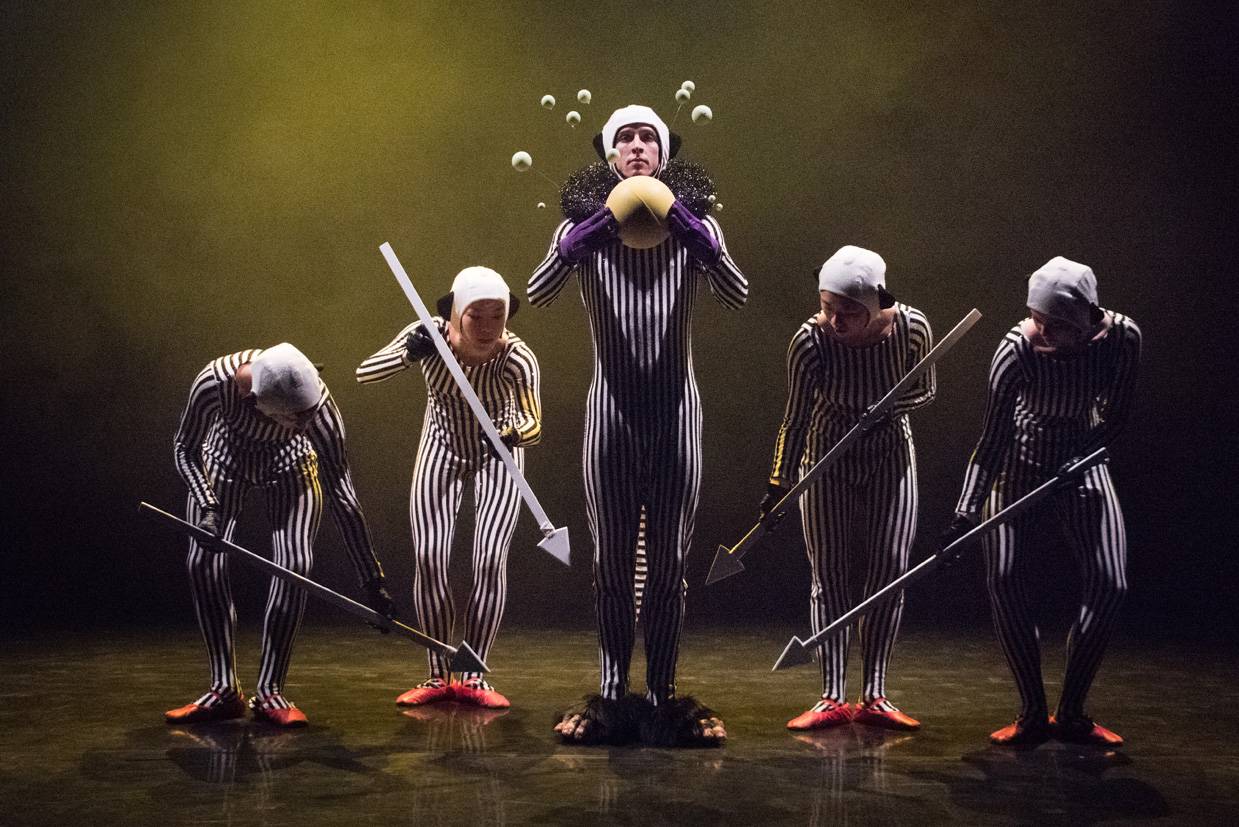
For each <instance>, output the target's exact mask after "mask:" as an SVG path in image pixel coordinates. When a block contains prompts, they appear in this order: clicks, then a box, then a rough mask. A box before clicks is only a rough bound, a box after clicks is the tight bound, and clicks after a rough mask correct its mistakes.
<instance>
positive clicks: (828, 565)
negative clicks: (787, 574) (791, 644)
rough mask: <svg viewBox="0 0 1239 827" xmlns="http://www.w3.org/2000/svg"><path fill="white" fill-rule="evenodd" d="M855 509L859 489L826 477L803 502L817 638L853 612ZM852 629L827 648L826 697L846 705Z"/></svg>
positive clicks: (823, 651) (812, 620) (822, 655)
mask: <svg viewBox="0 0 1239 827" xmlns="http://www.w3.org/2000/svg"><path fill="white" fill-rule="evenodd" d="M855 511H856V496H855V488H854V487H853V486H852V485H851V484H850V483H849V482H847V481H846V480H841V479H839V477H838V476H837V475H833V474H826V475H825V476H824V477H823V478H822V479H820V480H818V481H817V484H816V485H814V486H812V487H811V488H810V489H809V490H808V491H806V492H805V494H804V496H803V497H801V499H800V521H801V525H802V527H803V529H804V544H805V550H806V551H807V552H808V555H809V569H810V572H811V583H812V585H811V588H810V590H809V613H810V625H811V627H812V629H813V633H814V634H817V633H818V632H819V631H821V630H822V629H824V628H826V627H827V626H828V625H830V623H831V621H833V620H834V619H835V618H836V617H838V616H839V615H841V614H843V612H844V611H846V610H847V608H848V594H847V592H848V590H847V580H848V560H847V551H848V541H849V537H850V535H851V527H852V520H853V517H854V515H855ZM851 634H852V631H851V629H850V628H849V629H845V630H844V631H843V634H841V635H835V636H834V637H832V638H831V639H830V640H828V641H827V642H826V643H825V644H823V645H822V649H821V653H820V655H819V657H820V658H821V661H822V696H823V697H825V698H830V699H831V700H834V701H839V702H842V701H843V700H844V698H845V697H846V694H847V662H848V644H849V642H850V639H851Z"/></svg>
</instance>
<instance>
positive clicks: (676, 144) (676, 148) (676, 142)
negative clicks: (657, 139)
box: [667, 132, 683, 158]
mask: <svg viewBox="0 0 1239 827" xmlns="http://www.w3.org/2000/svg"><path fill="white" fill-rule="evenodd" d="M669 134H670V135H671V151H670V152H668V153H667V157H668V158H674V157H675V156H676V155H679V154H680V144H681V143H683V141H681V140H680V136H679V135H677V134H675V133H674V132H671V133H669Z"/></svg>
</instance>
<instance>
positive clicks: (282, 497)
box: [165, 343, 392, 726]
mask: <svg viewBox="0 0 1239 827" xmlns="http://www.w3.org/2000/svg"><path fill="white" fill-rule="evenodd" d="M175 454H176V467H177V471H178V472H179V473H180V475H181V477H182V478H183V479H184V480H185V484H186V485H187V486H189V503H188V506H187V512H188V515H187V517H186V519H188V520H189V521H190V522H192V523H195V524H197V525H198V526H199V527H200V528H203V529H205V530H207V531H210V532H211V533H212V534H216V535H219V536H223V537H225V538H230V537H231V536H232V534H233V531H234V530H235V529H236V524H237V518H238V516H240V513H241V507H242V505H243V503H244V500H245V495H246V494H247V493H248V492H249V490H250V489H251V488H254V487H258V488H261V489H262V491H263V493H264V495H265V496H266V501H267V515H268V518H269V520H270V522H271V544H272V550H273V554H274V556H273V559H274V561H275V562H276V563H278V564H279V565H281V566H284V567H285V568H289V569H292V570H293V571H295V572H297V573H298V574H302V575H308V574H309V573H310V567H311V564H312V562H313V545H314V537H315V535H316V534H317V533H318V526H319V520H320V518H321V516H322V508H323V500H324V497H325V498H326V501H327V502H328V504H329V505H330V506H331V513H332V516H333V517H334V518H335V522H336V526H337V527H338V528H339V530H340V534H341V535H342V536H343V538H344V544H345V547H346V548H347V549H348V553H349V558H350V559H351V561H352V563H353V565H354V567H355V568H356V570H357V574H358V577H359V580H360V582H361V584H362V586H363V587H364V589H365V591H366V594H367V600H368V602H369V604H370V606H371V608H373V609H374V610H375V611H378V612H380V613H381V614H385V615H387V616H389V617H390V616H391V613H392V603H391V598H390V597H389V596H388V594H387V591H386V589H385V588H384V586H383V570H382V567H381V566H380V565H379V561H378V559H377V558H376V557H375V555H374V550H373V547H372V544H371V542H370V532H369V529H368V528H367V527H366V521H365V516H364V515H363V514H362V511H361V506H360V505H359V504H358V502H357V493H356V491H354V489H353V480H352V476H351V475H350V473H349V466H348V458H347V456H346V455H345V450H344V422H343V420H341V418H340V411H339V409H338V408H337V407H336V403H335V401H334V400H333V399H332V398H331V394H330V393H329V392H328V391H327V386H326V385H324V384H323V382H322V380H321V379H319V377H318V371H317V370H316V369H315V367H314V365H313V364H312V363H311V362H310V361H309V360H308V359H306V357H305V356H304V355H303V354H302V353H301V351H299V350H297V348H295V347H293V346H292V345H290V344H288V343H283V344H279V345H276V346H275V347H272V348H268V349H267V350H259V349H254V350H243V351H240V352H238V353H233V354H230V355H228V356H222V357H220V358H218V359H215V360H214V361H212V362H211V363H210V364H208V365H207V366H206V367H205V368H203V369H202V372H201V373H199V374H198V376H197V378H196V379H195V380H194V384H193V386H192V387H191V388H190V392H189V403H188V404H187V405H186V406H185V411H184V413H183V414H182V415H181V424H180V428H179V429H178V430H177V433H176V439H175ZM188 566H189V578H190V585H191V587H192V589H193V596H194V609H195V611H196V613H197V616H198V625H199V627H200V628H201V629H202V636H203V638H204V640H205V641H206V647H207V656H208V658H209V660H210V664H211V688H210V690H209V691H208V692H207V693H206V694H205V695H203V696H202V697H201V698H199V699H198V700H197V701H195V702H194V703H191V704H187V705H186V706H183V707H180V708H179V709H174V710H170V711H169V712H167V713H166V716H165V717H166V719H167V721H168V722H169V723H193V722H198V721H208V720H221V719H225V718H237V717H240V716H241V715H243V714H244V712H245V704H244V697H243V695H242V692H241V685H240V683H239V682H238V681H237V674H236V668H235V656H234V654H233V636H234V633H235V629H236V611H235V609H234V607H233V603H232V588H231V586H230V584H229V581H228V568H229V556H228V554H226V553H222V552H216V551H214V550H212V549H211V548H209V547H204V546H201V545H199V544H198V543H197V542H196V541H194V540H190V542H189V559H188ZM304 610H305V592H303V591H301V590H300V589H296V588H294V587H292V586H290V585H289V584H287V583H285V582H284V581H282V580H277V579H272V581H271V588H270V591H269V593H268V597H267V611H266V619H265V621H264V623H263V639H262V667H261V670H260V672H259V675H258V687H257V691H256V694H255V696H254V698H253V699H252V701H251V703H250V706H251V708H252V709H253V712H254V717H256V718H259V719H262V720H266V721H269V722H271V723H273V724H276V725H277V726H303V725H305V723H306V717H305V714H304V713H302V711H301V710H300V709H297V708H296V707H295V706H294V705H293V704H292V703H290V702H289V701H288V700H287V699H286V698H285V697H284V695H283V691H282V690H283V686H284V679H285V676H286V675H287V674H288V665H289V660H290V658H291V657H292V647H293V640H294V638H295V637H296V634H297V628H298V626H299V625H300V623H301V617H302V614H303V612H304Z"/></svg>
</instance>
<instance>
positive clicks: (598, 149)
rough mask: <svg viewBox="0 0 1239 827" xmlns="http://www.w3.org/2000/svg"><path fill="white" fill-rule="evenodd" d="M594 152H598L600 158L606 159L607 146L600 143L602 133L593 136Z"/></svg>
mask: <svg viewBox="0 0 1239 827" xmlns="http://www.w3.org/2000/svg"><path fill="white" fill-rule="evenodd" d="M594 152H597V153H598V157H599V158H601V159H602V160H604V161H605V160H606V159H607V148H606V147H604V146H603V145H602V133H601V132H599V133H598V134H597V135H595V136H594Z"/></svg>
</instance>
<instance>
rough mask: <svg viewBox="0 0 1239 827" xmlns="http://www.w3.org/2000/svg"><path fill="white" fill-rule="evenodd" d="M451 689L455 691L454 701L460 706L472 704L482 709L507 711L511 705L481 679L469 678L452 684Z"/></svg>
mask: <svg viewBox="0 0 1239 827" xmlns="http://www.w3.org/2000/svg"><path fill="white" fill-rule="evenodd" d="M452 688H453V689H454V690H455V693H456V700H457V701H459V702H461V703H462V704H473V705H474V706H480V707H482V708H484V709H507V708H508V707H510V706H511V705H512V704H511V703H510V702H509V701H508V699H507V698H505V697H503V695H501V694H499V693H498V692H497V691H496V690H495V687H493V686H491V685H490V684H488V683H487V682H486V681H484V680H482V679H481V678H469V679H468V680H466V681H463V682H461V683H457V684H453V686H452Z"/></svg>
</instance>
